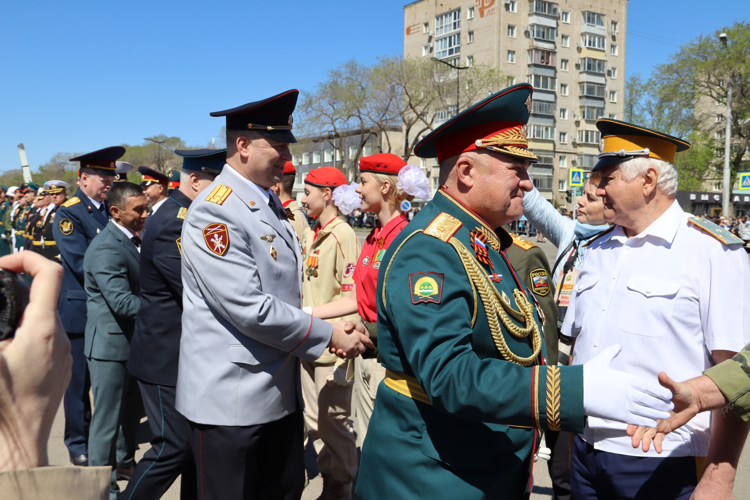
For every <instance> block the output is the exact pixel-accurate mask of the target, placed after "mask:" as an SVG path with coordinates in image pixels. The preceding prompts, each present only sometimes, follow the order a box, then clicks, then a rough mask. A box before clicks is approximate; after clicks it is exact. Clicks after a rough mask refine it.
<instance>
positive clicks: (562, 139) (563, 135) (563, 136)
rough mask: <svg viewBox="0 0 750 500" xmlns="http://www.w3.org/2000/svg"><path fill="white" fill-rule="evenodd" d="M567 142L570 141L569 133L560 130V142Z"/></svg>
mask: <svg viewBox="0 0 750 500" xmlns="http://www.w3.org/2000/svg"><path fill="white" fill-rule="evenodd" d="M567 143H568V133H567V132H560V144H567Z"/></svg>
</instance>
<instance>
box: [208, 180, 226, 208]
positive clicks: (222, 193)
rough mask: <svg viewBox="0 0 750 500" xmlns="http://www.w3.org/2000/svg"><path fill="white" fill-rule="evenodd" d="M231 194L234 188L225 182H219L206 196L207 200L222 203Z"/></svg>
mask: <svg viewBox="0 0 750 500" xmlns="http://www.w3.org/2000/svg"><path fill="white" fill-rule="evenodd" d="M230 194H232V188H230V187H229V186H225V185H224V184H219V185H218V186H216V187H215V188H214V189H213V191H211V192H210V193H209V194H208V196H206V201H210V202H211V203H216V204H217V205H222V204H223V203H224V201H226V199H227V197H228V196H229V195H230Z"/></svg>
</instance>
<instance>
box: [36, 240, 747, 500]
mask: <svg viewBox="0 0 750 500" xmlns="http://www.w3.org/2000/svg"><path fill="white" fill-rule="evenodd" d="M367 234H368V231H357V236H358V237H359V240H360V242H364V240H365V238H366V237H367ZM529 239H530V241H532V242H533V243H535V244H537V245H538V246H539V247H540V248H541V249H542V250H544V252H545V254H546V255H547V258H548V259H549V260H550V262H554V259H555V255H556V253H557V248H556V247H555V246H554V245H552V244H551V243H549V242H544V243H537V242H536V241H535V238H529ZM139 431H140V432H139V438H140V439H139V442H140V443H141V444H140V449H139V450H138V452H137V453H136V460H140V458H141V457H142V456H143V453H144V452H145V451H146V450H147V449H148V448H149V444H148V431H147V424H146V421H145V419H144V420H143V421H142V422H141V428H140V429H139ZM63 437H64V418H63V411H62V405H61V406H60V408H59V410H58V412H57V416H56V417H55V421H54V424H53V426H52V433H51V435H50V440H49V460H50V464H51V465H69V464H70V462H69V459H68V452H67V450H66V449H65V445H64V443H63ZM747 448H748V446H747V444H746V445H745V450H744V452H743V454H742V458H741V459H740V464H739V468H738V470H737V479H736V482H735V487H734V496H735V498H737V499H742V498H750V453H748V452H747ZM305 463H306V466H307V472H308V476H309V477H310V485H309V486H308V487H307V488H306V489H305V491H304V493H303V494H302V500H315V499H316V498H317V497H318V495H320V491H321V489H322V485H323V481H322V479H321V477H320V474H319V473H318V470H317V467H316V466H315V452H314V451H313V449H312V446H308V450H307V453H306V456H305ZM385 479H386V478H384V480H385ZM125 485H126V482H124V481H121V482H120V489H121V490H123V489H124V488H125ZM162 498H163V499H165V500H179V498H180V483H179V481H175V483H174V484H173V485H172V487H171V488H170V489H169V491H167V493H166V494H165V495H164V496H163V497H162ZM531 499H532V500H550V499H552V483H551V481H550V478H549V474H548V472H547V464H546V462H545V461H544V460H540V461H539V462H537V463H536V464H535V467H534V490H533V493H532V495H531Z"/></svg>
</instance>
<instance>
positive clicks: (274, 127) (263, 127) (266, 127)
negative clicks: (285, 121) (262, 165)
mask: <svg viewBox="0 0 750 500" xmlns="http://www.w3.org/2000/svg"><path fill="white" fill-rule="evenodd" d="M247 128H249V129H250V130H267V131H269V132H271V131H274V130H292V126H291V125H258V124H257V123H248V124H247Z"/></svg>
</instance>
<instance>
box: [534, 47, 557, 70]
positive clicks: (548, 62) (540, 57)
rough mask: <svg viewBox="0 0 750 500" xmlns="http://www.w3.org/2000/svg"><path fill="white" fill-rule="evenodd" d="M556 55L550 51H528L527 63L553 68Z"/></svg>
mask: <svg viewBox="0 0 750 500" xmlns="http://www.w3.org/2000/svg"><path fill="white" fill-rule="evenodd" d="M556 61H557V54H556V53H555V52H552V51H551V50H541V49H530V50H529V63H530V64H541V65H542V66H555V65H556Z"/></svg>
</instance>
